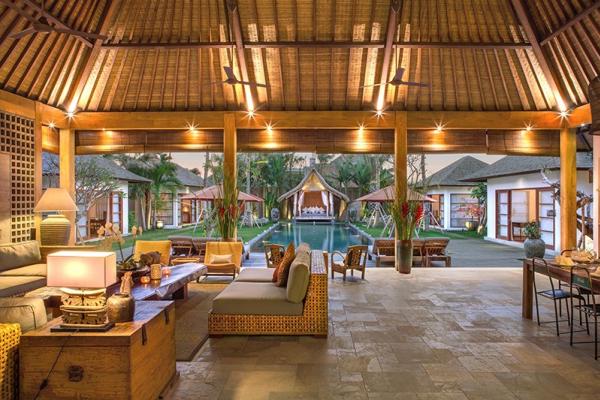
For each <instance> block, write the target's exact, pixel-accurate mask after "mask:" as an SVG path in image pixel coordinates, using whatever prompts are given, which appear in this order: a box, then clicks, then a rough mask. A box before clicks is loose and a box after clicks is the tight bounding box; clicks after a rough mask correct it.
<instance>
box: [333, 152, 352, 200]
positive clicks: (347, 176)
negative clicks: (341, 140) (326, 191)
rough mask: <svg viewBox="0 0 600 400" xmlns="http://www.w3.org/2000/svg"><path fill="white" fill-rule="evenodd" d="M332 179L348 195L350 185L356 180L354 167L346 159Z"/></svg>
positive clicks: (342, 161)
mask: <svg viewBox="0 0 600 400" xmlns="http://www.w3.org/2000/svg"><path fill="white" fill-rule="evenodd" d="M331 178H332V179H333V180H335V181H336V182H337V183H338V184H339V186H340V187H341V188H342V190H343V191H344V193H345V194H346V195H348V184H349V183H350V182H352V179H353V178H354V165H353V164H352V162H350V161H349V160H348V159H346V158H345V157H344V158H343V159H342V160H341V162H340V164H339V165H338V168H337V169H336V171H335V174H334V175H333V176H331Z"/></svg>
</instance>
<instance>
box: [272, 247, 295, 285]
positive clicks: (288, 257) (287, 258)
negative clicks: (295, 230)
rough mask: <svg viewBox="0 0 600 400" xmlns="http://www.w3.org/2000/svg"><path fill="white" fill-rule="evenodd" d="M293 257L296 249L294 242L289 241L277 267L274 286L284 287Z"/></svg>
mask: <svg viewBox="0 0 600 400" xmlns="http://www.w3.org/2000/svg"><path fill="white" fill-rule="evenodd" d="M294 258H296V249H295V248H294V242H290V244H289V245H288V247H287V249H286V250H285V254H284V255H283V259H282V260H281V262H280V263H279V266H278V267H277V282H275V285H276V286H279V287H285V286H286V285H287V281H288V275H289V273H290V266H291V265H292V262H293V261H294Z"/></svg>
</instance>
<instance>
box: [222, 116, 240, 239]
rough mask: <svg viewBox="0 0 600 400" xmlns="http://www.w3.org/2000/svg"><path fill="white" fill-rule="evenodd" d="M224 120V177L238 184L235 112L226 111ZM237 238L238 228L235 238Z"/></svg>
mask: <svg viewBox="0 0 600 400" xmlns="http://www.w3.org/2000/svg"><path fill="white" fill-rule="evenodd" d="M223 118H224V121H223V178H224V179H231V180H232V181H233V182H234V184H237V162H236V156H237V133H236V128H235V114H233V113H225V115H224V117H223ZM235 238H237V230H236V232H235V233H234V239H235Z"/></svg>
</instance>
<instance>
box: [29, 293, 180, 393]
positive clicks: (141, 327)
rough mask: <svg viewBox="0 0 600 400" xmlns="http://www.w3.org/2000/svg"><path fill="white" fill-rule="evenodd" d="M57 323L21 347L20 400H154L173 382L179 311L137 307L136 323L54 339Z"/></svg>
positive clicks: (167, 305)
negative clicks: (176, 322) (53, 328)
mask: <svg viewBox="0 0 600 400" xmlns="http://www.w3.org/2000/svg"><path fill="white" fill-rule="evenodd" d="M60 322H61V321H60V318H57V319H54V320H52V321H51V322H49V323H48V324H47V325H45V326H44V327H42V328H40V329H37V330H35V331H31V332H28V333H26V334H24V335H23V336H22V337H21V344H20V362H19V364H20V366H19V369H20V394H21V397H20V398H21V399H23V400H29V399H34V398H36V394H37V393H38V390H40V387H41V386H40V385H42V382H43V381H44V379H46V377H48V384H47V386H46V387H45V388H44V389H42V390H41V392H40V394H39V396H38V397H37V398H38V399H74V398H77V399H156V398H158V397H159V395H160V394H161V392H163V391H164V390H165V388H166V387H167V386H168V385H169V383H170V382H171V380H172V379H173V378H174V377H175V374H176V369H175V307H174V304H173V302H172V301H138V302H136V312H135V318H134V321H133V322H127V323H122V324H117V325H116V326H115V327H114V328H113V329H111V330H110V331H108V332H106V333H51V332H50V328H51V327H52V326H55V325H58V324H60Z"/></svg>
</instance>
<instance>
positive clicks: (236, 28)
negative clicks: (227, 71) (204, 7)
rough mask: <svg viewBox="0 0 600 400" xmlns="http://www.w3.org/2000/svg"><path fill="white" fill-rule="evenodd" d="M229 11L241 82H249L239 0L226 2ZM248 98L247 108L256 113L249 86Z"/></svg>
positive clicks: (246, 86)
mask: <svg viewBox="0 0 600 400" xmlns="http://www.w3.org/2000/svg"><path fill="white" fill-rule="evenodd" d="M226 4H227V10H228V11H229V18H230V25H231V30H232V31H233V39H234V41H235V50H236V54H237V58H238V67H239V69H240V73H241V75H242V76H241V80H242V81H244V82H249V81H250V77H249V75H248V66H247V64H246V55H245V54H244V39H243V37H242V25H241V21H240V13H239V8H238V4H237V0H226ZM243 87H244V94H245V96H246V107H247V109H248V110H249V111H254V100H253V99H252V89H250V86H249V85H243Z"/></svg>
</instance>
